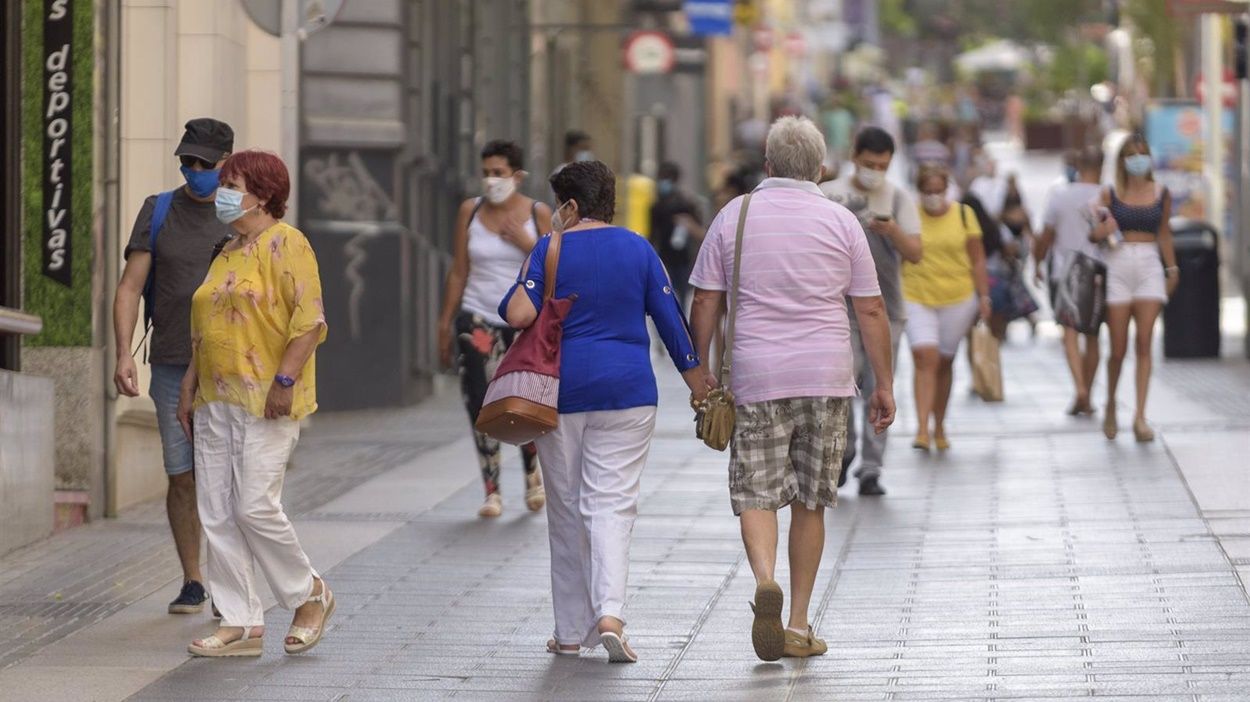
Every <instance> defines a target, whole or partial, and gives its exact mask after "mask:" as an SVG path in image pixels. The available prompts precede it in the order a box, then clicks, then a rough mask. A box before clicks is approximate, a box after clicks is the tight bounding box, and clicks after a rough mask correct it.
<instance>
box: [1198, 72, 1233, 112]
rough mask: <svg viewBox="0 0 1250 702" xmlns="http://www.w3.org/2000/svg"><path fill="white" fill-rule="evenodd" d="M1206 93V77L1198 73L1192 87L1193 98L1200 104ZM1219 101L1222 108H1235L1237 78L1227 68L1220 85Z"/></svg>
mask: <svg viewBox="0 0 1250 702" xmlns="http://www.w3.org/2000/svg"><path fill="white" fill-rule="evenodd" d="M1206 92H1207V85H1206V77H1205V76H1203V75H1202V74H1201V73H1199V74H1198V82H1197V84H1196V85H1194V97H1196V98H1198V102H1202V101H1203V100H1205V99H1206V97H1205V96H1206ZM1220 101H1221V102H1222V103H1223V104H1224V107H1236V106H1237V78H1236V76H1235V75H1233V71H1232V70H1231V69H1228V68H1225V69H1224V80H1223V81H1222V82H1221V84H1220Z"/></svg>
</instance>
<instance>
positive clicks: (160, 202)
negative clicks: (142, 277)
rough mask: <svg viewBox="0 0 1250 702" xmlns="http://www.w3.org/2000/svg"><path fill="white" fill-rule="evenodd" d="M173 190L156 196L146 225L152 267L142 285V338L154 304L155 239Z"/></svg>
mask: <svg viewBox="0 0 1250 702" xmlns="http://www.w3.org/2000/svg"><path fill="white" fill-rule="evenodd" d="M174 192H175V191H174V190H168V191H166V192H163V193H161V194H160V195H157V196H156V207H154V208H153V209H152V223H151V224H150V225H148V251H149V252H151V254H152V265H151V266H149V267H148V279H147V281H146V282H144V283H143V328H144V336H145V337H146V336H147V332H148V331H151V329H152V313H153V311H154V310H155V304H156V237H157V235H158V234H160V233H161V227H163V226H165V218H166V217H168V216H169V206H170V205H172V204H173V202H174Z"/></svg>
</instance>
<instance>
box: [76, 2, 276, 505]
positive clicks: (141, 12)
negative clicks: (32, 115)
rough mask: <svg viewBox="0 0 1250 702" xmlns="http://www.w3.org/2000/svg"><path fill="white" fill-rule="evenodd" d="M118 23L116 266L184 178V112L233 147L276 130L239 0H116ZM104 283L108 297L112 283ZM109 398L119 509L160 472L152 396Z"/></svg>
mask: <svg viewBox="0 0 1250 702" xmlns="http://www.w3.org/2000/svg"><path fill="white" fill-rule="evenodd" d="M121 23H122V28H121V54H122V57H121V58H122V67H121V125H120V139H121V144H120V148H119V153H120V155H121V182H120V184H119V186H120V187H119V193H120V195H119V197H120V203H119V208H118V211H119V213H120V222H119V223H118V226H117V236H116V238H115V240H113V241H111V242H109V244H108V246H107V254H108V255H111V256H114V257H116V259H117V260H118V261H119V264H118V265H119V270H120V269H121V267H122V266H124V265H125V264H124V261H123V259H122V254H123V251H124V249H125V246H126V242H127V240H128V239H129V237H130V233H131V230H132V229H133V227H134V222H135V218H136V217H137V216H138V214H139V209H140V207H142V205H143V201H144V199H145V198H147V197H148V196H149V195H152V194H154V193H158V192H160V191H162V190H168V189H170V188H173V187H176V186H178V185H179V184H180V183H181V182H182V176H181V175H180V174H179V172H178V161H177V160H176V159H175V158H174V156H173V153H174V149H175V147H176V146H177V145H178V140H179V139H180V138H181V137H182V131H183V125H184V124H185V123H186V121H187V120H189V119H192V118H194V117H214V118H216V119H220V120H223V121H225V122H227V123H229V124H230V125H231V126H232V127H233V128H234V131H235V150H242V149H246V148H252V147H257V148H264V149H269V150H273V151H277V150H278V149H279V147H280V141H281V135H282V125H281V122H280V109H279V107H280V100H281V94H280V84H281V72H282V65H281V57H280V53H279V41H278V39H277V38H275V37H272V36H270V35H268V34H266V33H265V32H264V31H262V30H261V29H259V28H258V27H256V26H255V24H253V23H252V21H251V20H250V19H249V18H248V16H247V14H246V13H245V12H244V11H243V9H242V6H241V5H240V3H238V2H237V1H236V0H122V18H121ZM109 283H110V284H109V285H108V286H106V287H108V291H107V292H106V293H105V294H106V295H108V296H109V298H110V299H111V296H112V289H113V287H114V286H115V285H116V281H109ZM140 319H142V315H140ZM141 324H142V322H140V325H141ZM142 334H143V330H142V328H139V329H137V330H136V331H135V340H136V342H137V341H138V339H139V337H140V336H142ZM108 352H109V353H113V341H112V331H111V330H109V337H108ZM140 359H142V353H140ZM139 373H140V378H139V386H140V388H141V389H142V390H143V391H144V392H145V393H146V390H147V386H148V381H149V376H148V373H147V367H146V366H145V365H142V364H141V365H140V370H139ZM102 380H103V381H104V382H103V383H102V384H101V385H102V386H103V391H104V392H105V393H106V394H107V395H108V396H109V397H110V398H112V397H116V395H117V393H116V392H115V391H114V390H113V389H112V379H111V378H104V379H102ZM111 404H112V412H111V415H112V421H113V422H114V428H115V433H114V440H115V448H114V451H113V456H111V457H110V467H109V485H110V488H109V492H110V494H109V496H108V501H109V509H110V511H112V512H116V511H117V510H120V509H124V508H125V507H127V506H130V505H132V504H134V503H136V502H139V501H142V500H144V499H148V498H151V497H156V496H158V495H160V494H163V492H164V490H165V474H164V470H163V468H162V466H161V453H160V439H159V436H158V435H157V432H156V424H155V421H154V417H153V410H152V403H151V400H149V399H148V398H147V397H146V394H145V395H144V396H141V397H138V398H127V397H116V401H115V402H113V403H111Z"/></svg>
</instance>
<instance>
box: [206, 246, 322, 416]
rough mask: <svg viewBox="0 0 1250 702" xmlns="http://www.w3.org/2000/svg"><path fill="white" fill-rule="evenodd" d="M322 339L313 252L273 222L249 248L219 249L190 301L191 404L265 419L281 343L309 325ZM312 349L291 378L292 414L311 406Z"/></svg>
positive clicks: (313, 398) (312, 408)
mask: <svg viewBox="0 0 1250 702" xmlns="http://www.w3.org/2000/svg"><path fill="white" fill-rule="evenodd" d="M317 328H320V329H321V336H320V339H319V340H318V342H317V343H321V342H322V341H325V338H326V320H325V308H324V306H323V305H322V302H321V277H320V275H319V274H318V272H317V257H316V256H315V255H314V254H313V250H312V246H310V245H309V244H308V239H306V238H305V237H304V235H303V234H302V233H301V232H300V231H299V230H298V229H296V228H295V227H292V226H291V225H289V224H286V223H285V222H278V223H277V224H275V225H274V226H272V227H270V228H269V229H266V230H265V231H264V232H262V233H261V235H260V236H258V237H257V238H256V240H255V241H254V242H252V243H251V244H250V245H249V246H248V247H246V248H244V249H237V250H234V251H228V252H223V253H221V254H220V255H219V256H218V257H217V258H216V259H215V260H214V261H213V264H212V266H210V267H209V269H208V276H207V277H206V278H205V279H204V284H203V285H201V286H200V288H199V289H198V290H196V291H195V295H194V296H193V297H192V298H191V347H192V349H193V350H194V353H195V359H194V361H193V363H195V366H196V370H197V371H198V373H199V378H200V382H199V390H198V392H196V395H195V407H196V408H199V407H201V406H202V405H204V404H207V403H209V402H228V403H230V404H235V405H240V406H242V407H243V408H244V409H246V410H247V411H248V412H249V413H251V414H253V415H255V416H257V417H263V416H265V400H266V398H267V397H268V395H269V388H270V386H271V384H272V383H273V377H274V375H275V374H277V372H278V364H279V363H281V362H282V354H283V353H285V351H286V347H287V344H288V343H290V341H291V340H292V339H296V338H298V337H301V336H303V335H305V334H307V333H308V332H310V331H313V330H314V329H317ZM315 361H316V353H314V354H313V355H312V356H310V357H309V358H308V363H307V364H306V365H305V366H304V369H303V371H301V373H300V375H299V376H298V377H296V382H295V389H294V390H295V399H294V401H293V402H292V404H291V417H292V418H294V419H300V418H301V417H304V416H307V415H309V414H312V413H313V412H314V411H316V409H317V384H316V366H315Z"/></svg>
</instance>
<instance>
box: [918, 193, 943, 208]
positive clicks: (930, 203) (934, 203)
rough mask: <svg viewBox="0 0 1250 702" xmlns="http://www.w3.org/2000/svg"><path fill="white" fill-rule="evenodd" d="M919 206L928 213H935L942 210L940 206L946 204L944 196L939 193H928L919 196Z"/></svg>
mask: <svg viewBox="0 0 1250 702" xmlns="http://www.w3.org/2000/svg"><path fill="white" fill-rule="evenodd" d="M920 204H921V205H923V206H924V208H925V209H926V210H928V211H930V212H936V211H938V210H940V209H942V205H945V204H946V196H945V195H943V194H941V193H930V194H928V195H921V196H920Z"/></svg>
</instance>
